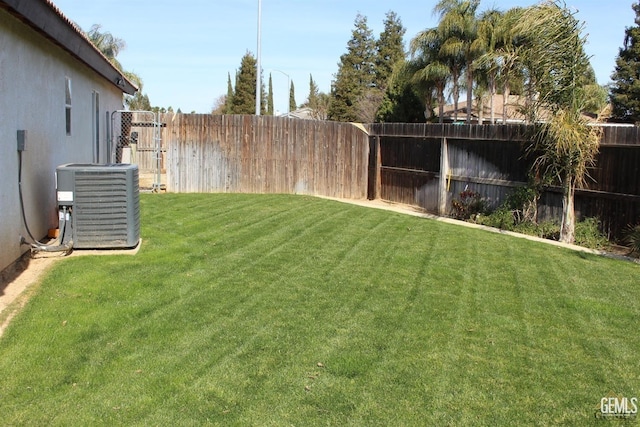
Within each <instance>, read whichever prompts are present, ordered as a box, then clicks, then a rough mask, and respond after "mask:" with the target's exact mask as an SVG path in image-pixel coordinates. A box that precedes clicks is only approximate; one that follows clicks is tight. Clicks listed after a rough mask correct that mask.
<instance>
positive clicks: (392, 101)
mask: <svg viewBox="0 0 640 427" xmlns="http://www.w3.org/2000/svg"><path fill="white" fill-rule="evenodd" d="M414 73H415V70H414V69H413V68H412V62H410V61H404V60H403V61H401V62H399V63H397V64H396V67H395V70H394V72H393V73H392V75H391V78H390V79H389V81H390V83H389V87H388V88H387V90H386V91H385V96H384V99H383V100H382V104H381V105H380V107H379V108H378V113H377V115H376V122H396V123H419V122H423V121H424V118H425V111H426V110H428V111H431V109H432V108H431V105H427V107H425V106H424V105H423V102H422V101H421V99H420V96H419V92H418V91H419V89H418V86H415V85H414V84H413V83H412V78H413V75H414ZM427 103H428V104H430V102H429V101H427Z"/></svg>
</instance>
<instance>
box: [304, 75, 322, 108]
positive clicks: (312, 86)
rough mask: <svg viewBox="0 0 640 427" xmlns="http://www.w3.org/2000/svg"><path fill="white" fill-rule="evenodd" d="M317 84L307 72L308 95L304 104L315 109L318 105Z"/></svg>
mask: <svg viewBox="0 0 640 427" xmlns="http://www.w3.org/2000/svg"><path fill="white" fill-rule="evenodd" d="M318 92H319V90H318V85H317V84H316V82H314V81H313V76H312V75H311V74H309V97H308V98H307V103H306V106H307V107H309V108H311V109H312V110H315V109H316V108H317V106H318Z"/></svg>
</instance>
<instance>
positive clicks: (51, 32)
mask: <svg viewBox="0 0 640 427" xmlns="http://www.w3.org/2000/svg"><path fill="white" fill-rule="evenodd" d="M0 8H2V9H4V10H6V11H7V12H9V13H10V14H12V15H13V16H15V17H16V18H18V19H19V20H21V21H22V22H24V23H25V24H27V25H29V26H30V27H31V28H33V29H34V30H36V31H37V32H39V33H40V34H42V35H43V36H45V37H46V38H48V39H49V40H51V41H52V42H53V43H55V44H57V45H58V46H60V47H61V48H63V49H64V50H66V51H67V52H69V53H70V54H71V55H72V56H74V57H75V58H77V59H78V60H80V61H82V62H83V63H85V64H86V65H87V66H89V67H90V68H91V69H92V70H94V71H95V72H96V73H98V74H100V75H101V76H102V77H104V78H105V79H107V80H108V81H109V82H111V83H112V84H113V85H115V86H116V87H118V88H119V89H120V90H121V91H122V92H125V93H128V94H129V95H133V94H134V93H135V92H136V91H137V90H138V88H137V87H136V86H135V85H134V84H133V83H131V82H130V81H129V80H128V79H127V78H126V77H125V76H124V74H123V73H122V72H121V71H120V70H118V69H117V68H116V67H114V66H113V64H111V62H109V60H108V59H107V58H106V57H105V56H104V55H103V54H102V52H100V50H98V49H97V48H96V47H95V46H94V45H93V43H91V41H90V40H89V39H88V38H87V36H86V35H85V33H84V32H83V31H82V30H81V29H80V28H78V26H77V25H75V24H74V23H73V22H72V21H71V20H69V19H68V18H67V17H66V16H64V15H63V14H62V12H61V11H60V9H58V8H57V7H56V5H54V4H53V2H51V1H50V0H29V1H25V0H0Z"/></svg>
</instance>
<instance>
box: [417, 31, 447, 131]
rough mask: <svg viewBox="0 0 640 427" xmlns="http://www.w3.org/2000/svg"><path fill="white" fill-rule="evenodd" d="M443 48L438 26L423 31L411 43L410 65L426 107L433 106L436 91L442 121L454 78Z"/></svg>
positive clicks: (440, 120) (439, 115)
mask: <svg viewBox="0 0 640 427" xmlns="http://www.w3.org/2000/svg"><path fill="white" fill-rule="evenodd" d="M441 49H442V40H441V39H440V36H439V32H438V30H437V28H431V29H428V30H425V31H421V32H420V33H418V34H417V35H416V36H415V37H414V38H413V39H412V40H411V43H410V53H411V61H410V67H411V69H412V74H413V77H412V79H411V80H412V82H413V84H414V85H416V86H417V87H419V88H420V92H421V93H423V94H424V97H425V105H426V107H425V108H426V109H429V108H431V104H432V100H433V97H434V96H433V95H434V92H435V98H436V101H437V103H438V117H439V122H440V123H442V122H443V119H444V103H445V99H444V91H445V88H446V86H447V83H448V82H449V80H450V79H453V75H452V73H451V69H450V67H449V66H448V64H447V63H446V62H445V61H446V58H443V57H442V55H441ZM456 109H457V100H456ZM454 114H455V112H454Z"/></svg>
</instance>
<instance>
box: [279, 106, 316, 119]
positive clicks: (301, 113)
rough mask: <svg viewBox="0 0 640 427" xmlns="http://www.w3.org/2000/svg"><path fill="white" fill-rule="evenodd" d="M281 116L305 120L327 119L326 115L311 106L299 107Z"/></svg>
mask: <svg viewBox="0 0 640 427" xmlns="http://www.w3.org/2000/svg"><path fill="white" fill-rule="evenodd" d="M279 116H280V117H289V118H291V119H305V120H325V119H326V117H324V118H323V117H321V116H320V114H319V113H318V112H317V111H314V110H313V109H312V108H309V107H302V108H298V109H297V110H295V111H291V112H289V113H284V114H280V115H279Z"/></svg>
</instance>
